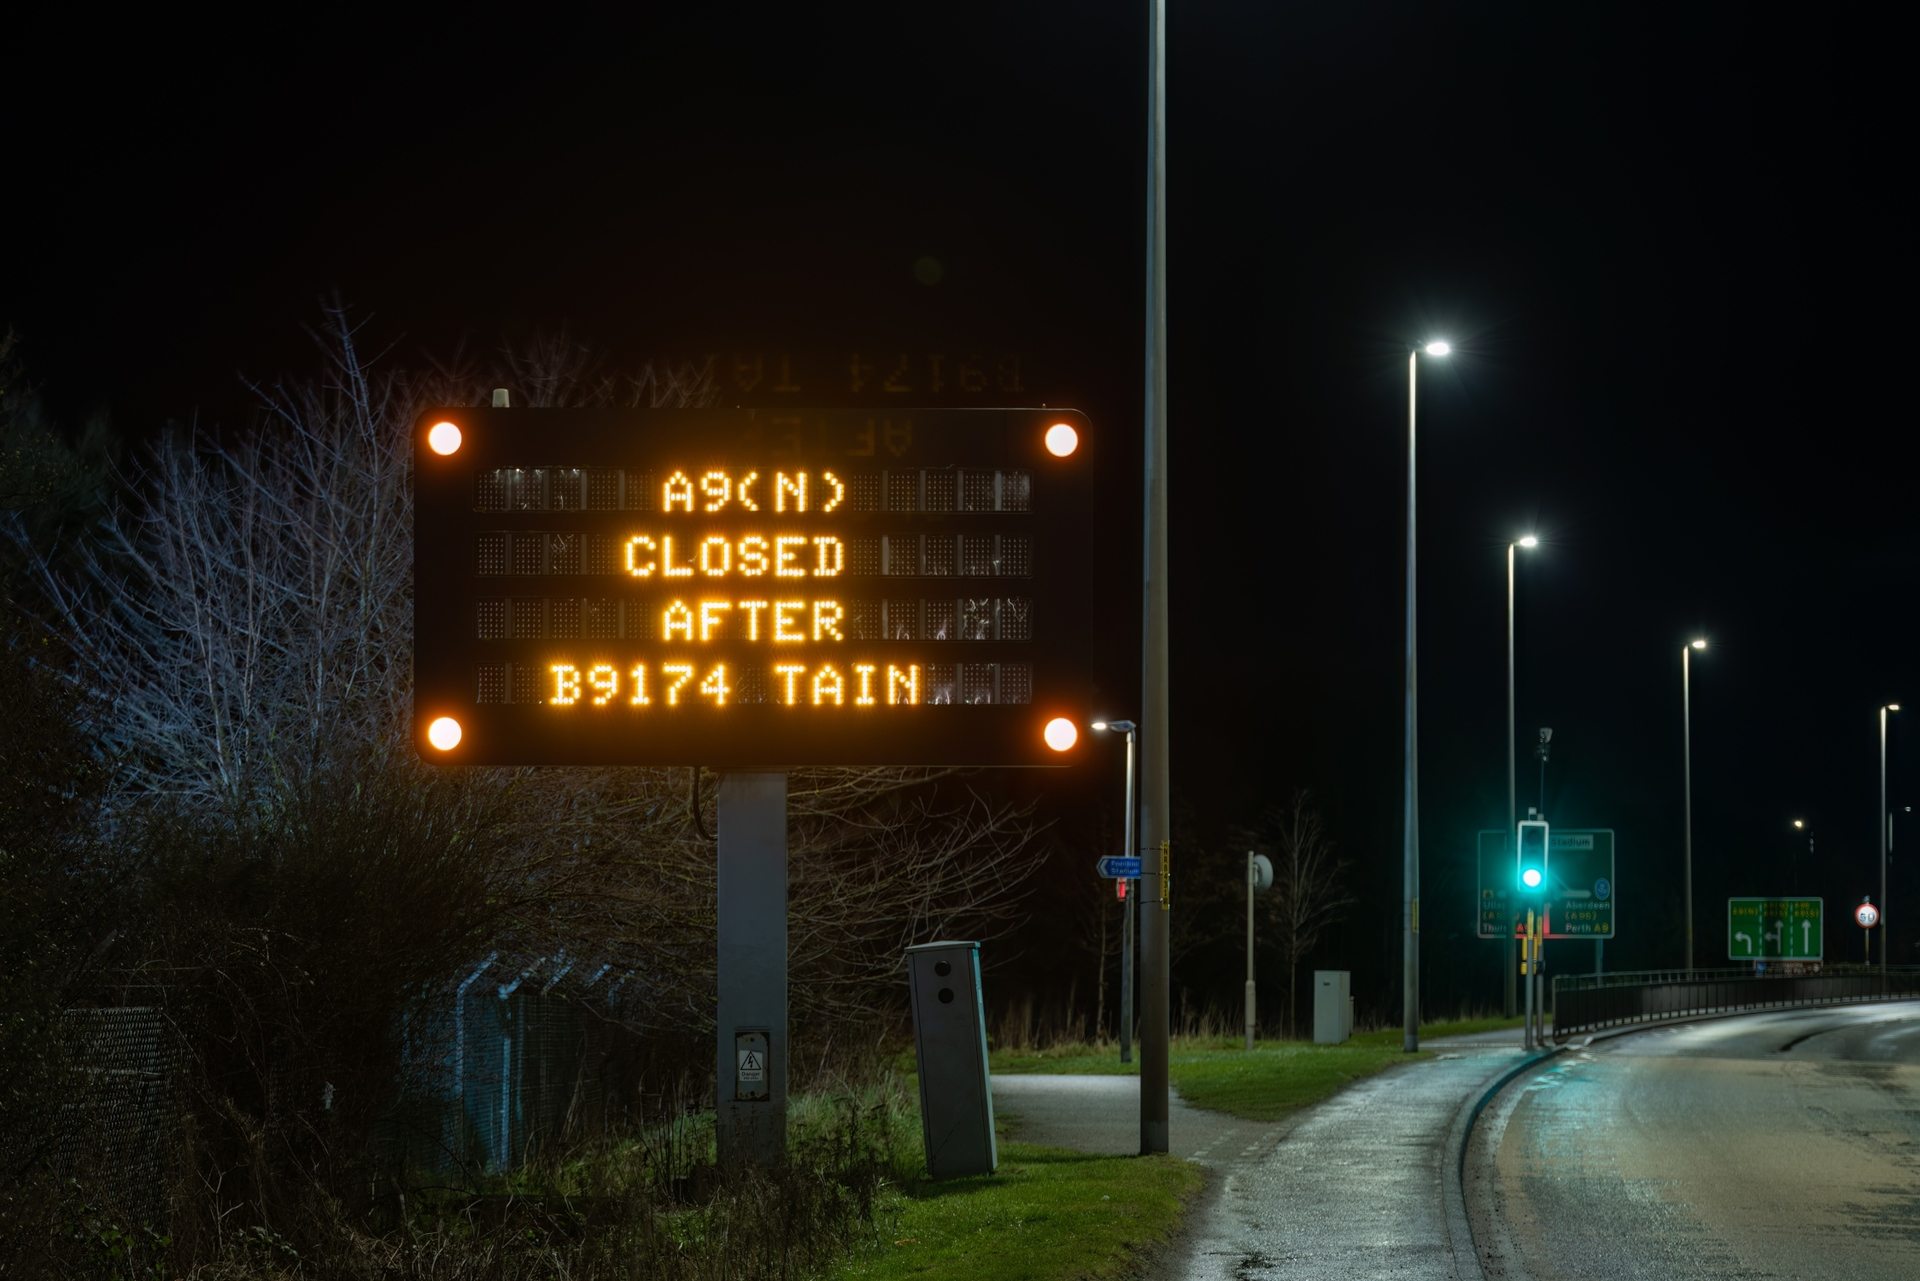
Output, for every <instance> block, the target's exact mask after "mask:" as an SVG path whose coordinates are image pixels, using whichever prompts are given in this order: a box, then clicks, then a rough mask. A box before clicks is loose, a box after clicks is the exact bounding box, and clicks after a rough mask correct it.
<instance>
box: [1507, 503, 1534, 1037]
mask: <svg viewBox="0 0 1920 1281" xmlns="http://www.w3.org/2000/svg"><path fill="white" fill-rule="evenodd" d="M1539 545H1540V540H1539V539H1538V538H1536V537H1534V536H1533V535H1532V534H1524V535H1522V536H1521V537H1519V538H1516V539H1514V540H1513V541H1512V542H1510V543H1508V544H1507V837H1506V839H1507V842H1508V844H1509V845H1511V844H1512V843H1513V840H1514V832H1515V831H1516V830H1517V829H1516V825H1517V824H1518V822H1519V820H1520V816H1519V813H1518V812H1517V807H1518V804H1519V803H1518V801H1517V800H1516V798H1515V795H1514V788H1515V784H1514V769H1515V764H1514V754H1515V752H1517V751H1518V750H1519V749H1518V748H1517V747H1516V746H1515V744H1516V742H1517V740H1518V736H1519V733H1520V731H1519V730H1518V729H1517V728H1515V726H1514V706H1513V702H1514V696H1513V685H1514V682H1513V549H1514V548H1516V547H1525V548H1527V549H1528V550H1529V551H1531V550H1532V549H1533V548H1535V547H1538V546H1539ZM1519 853H1520V851H1519V850H1518V849H1515V850H1514V857H1515V858H1518V857H1519ZM1509 901H1511V898H1509ZM1513 917H1514V914H1513V913H1512V912H1508V913H1507V937H1506V939H1505V940H1504V941H1503V942H1502V943H1501V944H1500V946H1501V948H1502V949H1503V951H1504V954H1505V955H1506V958H1507V960H1506V968H1507V982H1506V1011H1507V1017H1508V1018H1512V1017H1513V1007H1514V1005H1515V1002H1516V994H1515V991H1514V988H1515V985H1516V983H1517V981H1518V979H1517V977H1516V976H1517V974H1518V972H1519V969H1520V941H1519V940H1518V939H1516V938H1515V937H1514V936H1513Z"/></svg>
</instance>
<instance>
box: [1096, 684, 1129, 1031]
mask: <svg viewBox="0 0 1920 1281" xmlns="http://www.w3.org/2000/svg"><path fill="white" fill-rule="evenodd" d="M1093 727H1094V728H1095V729H1097V730H1112V731H1114V732H1115V733H1116V734H1125V735H1126V736H1127V814H1126V818H1125V819H1124V820H1122V823H1121V829H1122V831H1123V832H1124V833H1125V835H1124V837H1123V838H1122V839H1123V841H1124V844H1122V845H1121V847H1120V853H1121V855H1122V856H1123V857H1126V858H1137V857H1139V854H1140V849H1139V847H1138V846H1136V845H1135V844H1134V843H1133V811H1134V803H1133V731H1134V730H1135V729H1137V728H1138V726H1136V725H1135V724H1134V723H1133V722H1132V721H1095V722H1094V723H1093ZM1139 897H1140V894H1139V891H1138V882H1136V883H1135V890H1134V892H1133V893H1131V894H1128V895H1127V896H1126V897H1125V898H1124V899H1122V900H1120V1061H1121V1062H1122V1063H1131V1062H1133V904H1134V900H1136V899H1138V898H1139ZM1103 964H1104V962H1103Z"/></svg>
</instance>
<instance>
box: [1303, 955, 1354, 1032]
mask: <svg viewBox="0 0 1920 1281" xmlns="http://www.w3.org/2000/svg"><path fill="white" fill-rule="evenodd" d="M1352 978H1353V976H1352V974H1351V972H1349V971H1347V970H1315V971H1314V972H1313V1040H1314V1044H1316V1045H1338V1044H1339V1043H1340V1042H1342V1041H1344V1040H1346V1039H1347V1037H1349V1036H1351V1035H1352V1034H1353V997H1352V994H1351V993H1352Z"/></svg>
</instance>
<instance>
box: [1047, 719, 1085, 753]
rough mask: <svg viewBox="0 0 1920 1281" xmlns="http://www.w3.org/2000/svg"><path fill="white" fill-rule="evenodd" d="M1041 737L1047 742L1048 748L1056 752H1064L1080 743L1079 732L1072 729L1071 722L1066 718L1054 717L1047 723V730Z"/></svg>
mask: <svg viewBox="0 0 1920 1281" xmlns="http://www.w3.org/2000/svg"><path fill="white" fill-rule="evenodd" d="M1042 737H1044V738H1045V739H1046V740H1047V746H1048V747H1051V748H1052V749H1053V750H1054V751H1056V752H1064V751H1068V750H1069V749H1071V748H1072V747H1073V745H1074V744H1075V743H1077V742H1079V741H1080V731H1079V730H1078V729H1076V728H1074V724H1073V722H1072V721H1070V720H1068V719H1067V718H1066V717H1064V716H1056V717H1054V718H1053V719H1052V720H1050V721H1048V722H1047V728H1046V731H1045V732H1044V734H1043V735H1042Z"/></svg>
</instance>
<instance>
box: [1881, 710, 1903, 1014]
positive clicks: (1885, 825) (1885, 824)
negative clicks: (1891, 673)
mask: <svg viewBox="0 0 1920 1281" xmlns="http://www.w3.org/2000/svg"><path fill="white" fill-rule="evenodd" d="M1899 710H1900V704H1898V703H1888V704H1886V705H1885V706H1883V707H1882V708H1881V709H1880V823H1879V826H1880V979H1881V982H1882V983H1883V984H1884V982H1885V981H1886V977H1887V940H1888V939H1889V938H1891V937H1893V936H1892V935H1891V934H1890V933H1888V929H1889V926H1888V924H1887V921H1888V916H1887V844H1888V841H1887V838H1888V837H1889V836H1891V835H1892V828H1893V815H1892V814H1891V813H1890V812H1888V810H1887V713H1888V712H1897V711H1899Z"/></svg>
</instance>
